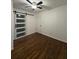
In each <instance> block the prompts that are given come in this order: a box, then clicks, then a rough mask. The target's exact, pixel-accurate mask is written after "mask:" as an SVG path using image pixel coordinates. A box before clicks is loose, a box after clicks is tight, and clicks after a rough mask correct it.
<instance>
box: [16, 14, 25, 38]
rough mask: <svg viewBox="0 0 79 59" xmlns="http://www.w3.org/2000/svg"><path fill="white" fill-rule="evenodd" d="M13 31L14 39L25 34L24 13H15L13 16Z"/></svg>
mask: <svg viewBox="0 0 79 59" xmlns="http://www.w3.org/2000/svg"><path fill="white" fill-rule="evenodd" d="M15 32H16V39H18V38H21V37H24V36H25V34H26V29H25V14H21V13H16V16H15Z"/></svg>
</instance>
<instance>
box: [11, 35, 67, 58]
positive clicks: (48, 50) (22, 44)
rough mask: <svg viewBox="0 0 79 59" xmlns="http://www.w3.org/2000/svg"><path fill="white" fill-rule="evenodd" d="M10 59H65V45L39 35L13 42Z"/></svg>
mask: <svg viewBox="0 0 79 59" xmlns="http://www.w3.org/2000/svg"><path fill="white" fill-rule="evenodd" d="M11 58H12V59H67V43H64V42H61V41H58V40H56V39H53V38H50V37H48V36H45V35H42V34H40V33H33V34H31V35H28V36H26V37H24V38H20V39H17V40H15V41H14V50H13V51H12V55H11Z"/></svg>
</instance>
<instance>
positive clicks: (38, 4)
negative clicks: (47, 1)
mask: <svg viewBox="0 0 79 59" xmlns="http://www.w3.org/2000/svg"><path fill="white" fill-rule="evenodd" d="M26 1H27V2H29V3H30V4H31V7H32V8H33V9H36V8H39V9H42V6H41V5H42V4H43V2H42V1H40V2H38V3H36V2H31V1H30V0H26Z"/></svg>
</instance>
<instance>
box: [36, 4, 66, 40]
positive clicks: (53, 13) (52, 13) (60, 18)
mask: <svg viewBox="0 0 79 59" xmlns="http://www.w3.org/2000/svg"><path fill="white" fill-rule="evenodd" d="M36 19H37V32H39V33H42V34H44V35H47V36H50V37H52V38H55V39H58V40H60V41H63V42H66V41H67V6H66V5H63V6H60V7H57V8H54V9H52V10H47V11H44V12H41V13H39V14H38V15H36Z"/></svg>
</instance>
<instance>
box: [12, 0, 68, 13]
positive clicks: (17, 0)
mask: <svg viewBox="0 0 79 59" xmlns="http://www.w3.org/2000/svg"><path fill="white" fill-rule="evenodd" d="M30 1H31V2H36V3H38V2H39V1H43V5H45V6H47V7H44V8H43V9H36V10H32V8H31V7H26V6H28V5H30V4H29V3H28V2H27V1H26V0H13V7H14V8H15V9H23V10H25V11H27V12H30V13H38V12H41V11H44V10H49V9H52V8H56V7H58V6H62V5H65V4H67V0H30Z"/></svg>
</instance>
